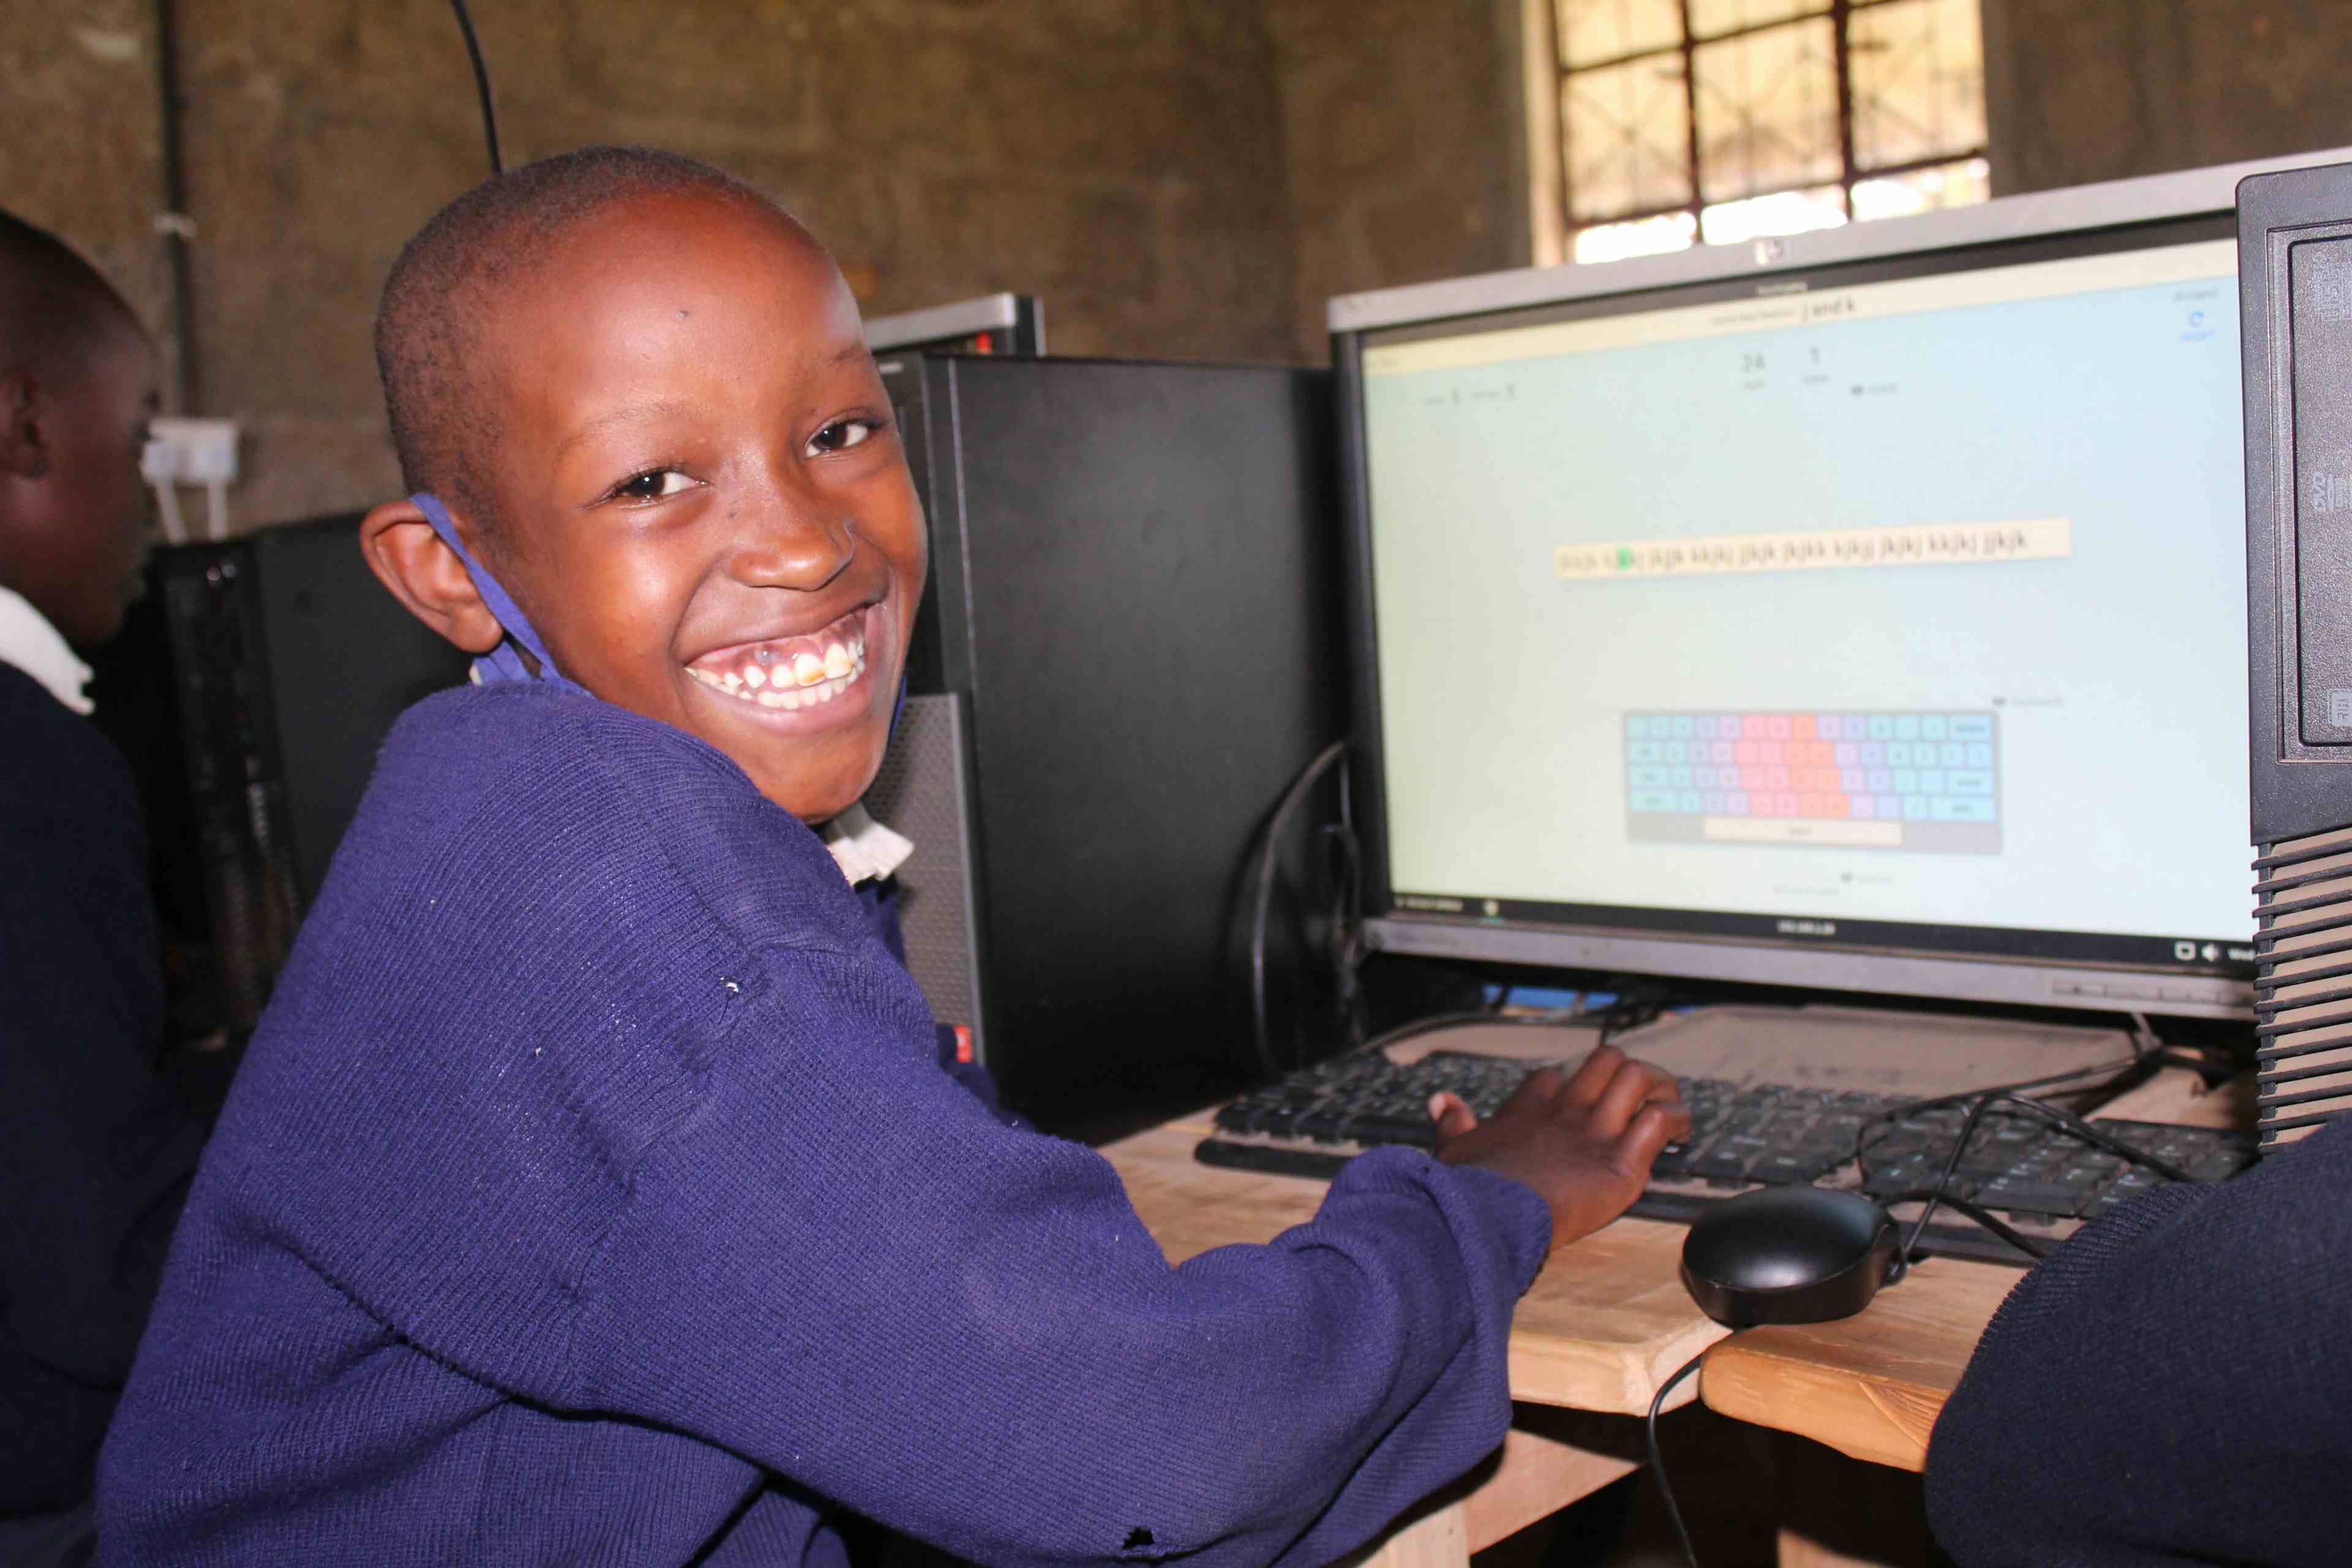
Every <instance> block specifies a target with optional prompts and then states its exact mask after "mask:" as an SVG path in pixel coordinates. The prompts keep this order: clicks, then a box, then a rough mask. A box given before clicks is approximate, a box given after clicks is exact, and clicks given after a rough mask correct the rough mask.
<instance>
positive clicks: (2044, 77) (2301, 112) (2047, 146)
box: [1984, 0, 2352, 194]
mask: <svg viewBox="0 0 2352 1568" xmlns="http://www.w3.org/2000/svg"><path fill="white" fill-rule="evenodd" d="M1984 21H1985V109H1986V111H1987V114H1988V117H1989V119H1990V138H1991V145H1992V172H1993V189H1994V191H1995V193H1996V194H2008V193H2012V192H2018V191H2038V190H2048V189H2051V188H2053V187H2056V186H2061V185H2074V184H2084V183H2086V182H2089V181H2093V180H2110V179H2121V178H2125V177H2127V176H2130V175H2134V174H2159V173H2162V172H2164V171H2166V170H2169V169H2191V168H2197V167H2200V166H2201V165H2204V164H2208V163H2231V162H2233V161H2235V160H2237V159H2241V158H2262V157H2270V156H2273V155H2276V154H2280V153H2300V152H2306V151H2310V150H2312V149H2315V148H2325V147H2340V146H2344V145H2347V143H2352V110H2347V107H2346V97H2345V91H2344V84H2345V82H2346V81H2347V80H2352V5H2344V4H2343V3H2342V0H1984Z"/></svg>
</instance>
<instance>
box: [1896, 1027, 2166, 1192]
mask: <svg viewBox="0 0 2352 1568" xmlns="http://www.w3.org/2000/svg"><path fill="white" fill-rule="evenodd" d="M2144 1028H2145V1026H2143V1030H2144ZM2140 1038H2141V1040H2142V1041H2143V1044H2142V1046H2141V1047H2140V1048H2139V1049H2137V1050H2136V1051H2134V1052H2133V1053H2132V1054H2131V1055H2130V1056H2128V1057H2124V1058H2118V1059H2117V1060H2115V1061H2111V1062H2100V1063H2097V1064H2096V1065H2095V1066H2092V1067H2084V1068H2070V1069H2068V1070H2067V1071H2065V1072H2058V1073H2051V1074H2049V1075H2047V1076H2046V1077H2042V1078H2029V1079H2020V1080H2019V1081H2017V1082H2015V1083H1998V1084H1989V1085H1987V1086H1986V1087H1984V1088H1982V1089H1962V1090H1960V1091H1959V1092H1958V1093H1957V1094H1939V1095H1936V1096H1934V1097H1933V1098H1931V1099H1927V1100H1910V1101H1907V1102H1906V1103H1905V1104H1902V1105H1897V1106H1894V1107H1892V1108H1890V1109H1888V1110H1882V1111H1879V1112H1878V1113H1877V1114H1875V1115H1874V1116H1868V1117H1865V1118H1864V1119H1863V1123H1862V1125H1861V1126H1860V1127H1857V1128H1856V1129H1854V1133H1853V1163H1855V1164H1856V1165H1860V1164H1861V1163H1863V1156H1864V1155H1865V1154H1866V1153H1868V1152H1870V1149H1871V1148H1872V1146H1873V1145H1874V1144H1876V1143H1878V1142H1883V1141H1884V1140H1885V1138H1887V1137H1888V1136H1890V1135H1891V1134H1890V1132H1880V1133H1878V1135H1877V1136H1876V1137H1873V1136H1872V1132H1873V1131H1874V1129H1876V1128H1879V1127H1882V1126H1884V1125H1885V1124H1886V1123H1888V1122H1892V1121H1906V1120H1907V1119H1909V1118H1911V1117H1914V1116H1918V1115H1922V1114H1924V1113H1926V1112H1927V1111H1930V1110H1944V1109H1945V1108H1946V1107H1948V1106H1954V1105H1966V1104H1968V1103H1969V1102H1970V1101H1971V1100H1976V1099H1977V1098H1978V1097H1979V1096H1980V1095H1987V1094H2023V1093H2024V1092H2025V1091H2027V1090H2029V1089H2060V1088H2063V1087H2064V1086H2067V1085H2076V1087H2074V1088H2069V1089H2066V1092H2067V1093H2069V1094H2084V1093H2088V1092H2090V1091H2091V1090H2094V1089H2106V1088H2110V1087H2112V1086H2111V1085H2110V1084H2107V1083H2089V1082H2082V1083H2079V1084H2078V1083H2077V1080H2080V1079H2124V1078H2127V1077H2129V1076H2130V1075H2132V1074H2133V1073H2136V1072H2138V1071H2140V1070H2142V1069H2144V1068H2147V1067H2148V1066H2149V1065H2150V1064H2151V1063H2153V1062H2155V1061H2156V1060H2157V1059H2158V1058H2159V1057H2160V1056H2162V1054H2163V1053H2164V1051H2165V1049H2166V1047H2165V1046H2164V1044H2163V1042H2161V1041H2159V1040H2157V1039H2156V1038H2155V1037H2154V1036H2153V1035H2149V1034H2147V1033H2145V1032H2143V1033H2142V1034H2141V1035H2140ZM2033 1103H2035V1104H2037V1105H2039V1104H2040V1102H2039V1101H2035V1102H2033ZM2042 1109H2045V1110H2050V1111H2051V1112H2053V1113H2054V1114H2059V1115H2063V1114H2064V1112H2063V1111H2059V1110H2058V1109H2057V1107H2055V1106H2046V1107H2043V1108H2042Z"/></svg>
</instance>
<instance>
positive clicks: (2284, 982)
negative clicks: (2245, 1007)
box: [2254, 827, 2352, 1152]
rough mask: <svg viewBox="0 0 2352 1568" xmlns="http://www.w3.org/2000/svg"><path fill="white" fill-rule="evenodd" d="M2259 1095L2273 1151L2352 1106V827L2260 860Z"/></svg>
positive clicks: (2271, 850) (2283, 845) (2291, 843)
mask: <svg viewBox="0 0 2352 1568" xmlns="http://www.w3.org/2000/svg"><path fill="white" fill-rule="evenodd" d="M2254 872H2255V876H2256V878H2257V880H2256V881H2255V883H2254V898H2255V908H2254V920H2255V924H2256V931H2255V934H2254V958H2255V964H2256V968H2255V975H2254V1016H2255V1021H2256V1028H2255V1031H2254V1034H2255V1043H2256V1047H2257V1050H2256V1053H2255V1055H2256V1061H2257V1064H2258V1066H2259V1068H2260V1074H2261V1089H2260V1094H2259V1097H2258V1100H2257V1105H2258V1108H2259V1110H2260V1111H2261V1117H2262V1123H2261V1125H2262V1147H2263V1151H2264V1152H2269V1151H2271V1150H2273V1149H2275V1148H2278V1147H2280V1146H2281V1145H2284V1144H2286V1143H2291V1142H2294V1141H2295V1140H2296V1139H2299V1138H2301V1137H2303V1136H2304V1135H2305V1133H2308V1132H2309V1131H2312V1130H2313V1129H2314V1128H2315V1127H2318V1126H2321V1125H2323V1124H2324V1123H2326V1122H2328V1121H2334V1120H2335V1119H2336V1117H2338V1116H2341V1115H2343V1114H2345V1113H2346V1112H2347V1111H2352V827H2339V828H2332V829H2330V830H2329V831H2327V832H2325V833H2315V834H2313V835H2311V836H2309V837H2303V838H2290V839H2285V840H2284V841H2282V842H2280V843H2277V844H2273V845H2270V846H2267V847H2266V850H2265V852H2264V853H2263V856H2262V857H2261V858H2258V859H2257V860H2255V862H2254Z"/></svg>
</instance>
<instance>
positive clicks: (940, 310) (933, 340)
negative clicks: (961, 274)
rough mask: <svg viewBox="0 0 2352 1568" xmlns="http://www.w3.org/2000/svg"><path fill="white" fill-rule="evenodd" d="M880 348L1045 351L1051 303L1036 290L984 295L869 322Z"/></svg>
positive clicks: (869, 336)
mask: <svg viewBox="0 0 2352 1568" xmlns="http://www.w3.org/2000/svg"><path fill="white" fill-rule="evenodd" d="M866 347H867V348H869V349H872V350H873V351H874V352H875V353H884V352H885V351H896V352H898V353H958V354H1016V355H1019V356H1021V357H1023V358H1025V359H1034V358H1036V357H1037V356H1038V355H1039V354H1042V353H1045V306H1044V305H1043V304H1041V303H1040V302H1039V301H1038V300H1037V297H1036V296H1035V295H1034V294H982V295H981V296H979V297H978V298H976V299H971V300H956V301H954V302H953V303H951V304H947V305H932V306H929V307H927V308H926V309H923V310H907V311H903V312H901V313H900V314H898V315H895V316H876V317H874V318H873V319H872V320H871V321H867V322H866Z"/></svg>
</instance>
